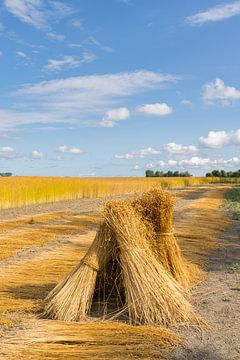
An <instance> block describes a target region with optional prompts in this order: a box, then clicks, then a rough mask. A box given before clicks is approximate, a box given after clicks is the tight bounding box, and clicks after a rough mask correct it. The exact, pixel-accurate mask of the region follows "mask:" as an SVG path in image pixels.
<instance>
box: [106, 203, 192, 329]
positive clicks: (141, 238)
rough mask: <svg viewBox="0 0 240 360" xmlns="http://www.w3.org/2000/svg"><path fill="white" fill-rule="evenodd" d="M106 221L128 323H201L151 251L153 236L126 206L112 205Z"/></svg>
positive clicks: (131, 209)
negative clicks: (111, 234)
mask: <svg viewBox="0 0 240 360" xmlns="http://www.w3.org/2000/svg"><path fill="white" fill-rule="evenodd" d="M104 217H105V220H106V222H107V224H108V225H109V227H110V229H111V230H112V232H114V233H115V237H116V243H117V246H118V247H119V250H120V251H119V254H120V255H119V258H120V265H121V269H122V276H123V283H124V289H125V296H126V306H127V310H128V315H129V322H130V323H132V324H147V325H163V326H169V325H176V324H178V323H179V322H181V323H182V322H184V323H196V322H197V321H198V319H197V316H196V314H195V313H194V311H193V308H192V306H191V305H190V304H189V302H188V301H187V300H186V298H185V297H184V295H183V289H182V287H181V286H180V285H179V284H178V283H177V282H176V281H175V280H174V279H173V277H172V276H171V275H168V273H167V272H166V270H165V269H164V267H163V266H162V264H161V263H160V262H159V261H158V260H157V258H156V257H155V256H154V254H153V252H152V249H151V241H152V238H151V233H150V234H149V232H148V227H147V226H146V224H144V222H143V221H142V220H141V217H140V215H139V214H138V213H136V211H135V210H134V208H133V207H132V206H131V205H130V204H129V203H127V202H111V203H109V204H108V206H106V208H105V212H104Z"/></svg>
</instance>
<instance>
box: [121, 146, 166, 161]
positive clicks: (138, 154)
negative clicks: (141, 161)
mask: <svg viewBox="0 0 240 360" xmlns="http://www.w3.org/2000/svg"><path fill="white" fill-rule="evenodd" d="M159 154H160V151H159V150H156V149H153V148H151V147H148V148H146V149H140V150H136V151H132V152H131V153H127V154H124V155H115V158H116V159H122V160H131V159H135V158H144V157H147V156H156V155H159Z"/></svg>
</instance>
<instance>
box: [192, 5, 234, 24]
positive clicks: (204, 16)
mask: <svg viewBox="0 0 240 360" xmlns="http://www.w3.org/2000/svg"><path fill="white" fill-rule="evenodd" d="M236 15H240V1H235V2H233V3H229V4H225V5H219V6H215V7H213V8H210V9H208V10H206V11H203V12H199V13H197V14H195V15H192V16H189V17H187V18H186V20H187V22H188V23H189V24H191V25H202V24H205V23H207V22H213V21H220V20H225V19H228V18H231V17H233V16H236Z"/></svg>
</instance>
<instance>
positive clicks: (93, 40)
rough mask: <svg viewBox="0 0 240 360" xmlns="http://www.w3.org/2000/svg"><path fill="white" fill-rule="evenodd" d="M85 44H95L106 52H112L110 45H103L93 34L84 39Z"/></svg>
mask: <svg viewBox="0 0 240 360" xmlns="http://www.w3.org/2000/svg"><path fill="white" fill-rule="evenodd" d="M84 42H85V43H86V44H90V45H95V46H97V47H98V48H99V49H101V50H103V51H106V52H113V49H112V48H111V47H110V46H107V45H103V44H102V43H100V41H99V40H97V39H96V37H95V36H89V37H88V38H87V40H85V41H84Z"/></svg>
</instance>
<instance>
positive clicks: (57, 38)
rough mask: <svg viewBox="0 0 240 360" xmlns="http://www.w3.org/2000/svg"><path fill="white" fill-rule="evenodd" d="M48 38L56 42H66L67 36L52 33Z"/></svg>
mask: <svg viewBox="0 0 240 360" xmlns="http://www.w3.org/2000/svg"><path fill="white" fill-rule="evenodd" d="M47 37H48V38H49V39H51V40H55V41H64V40H65V36H64V35H62V34H57V33H55V32H53V31H50V32H48V33H47Z"/></svg>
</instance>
